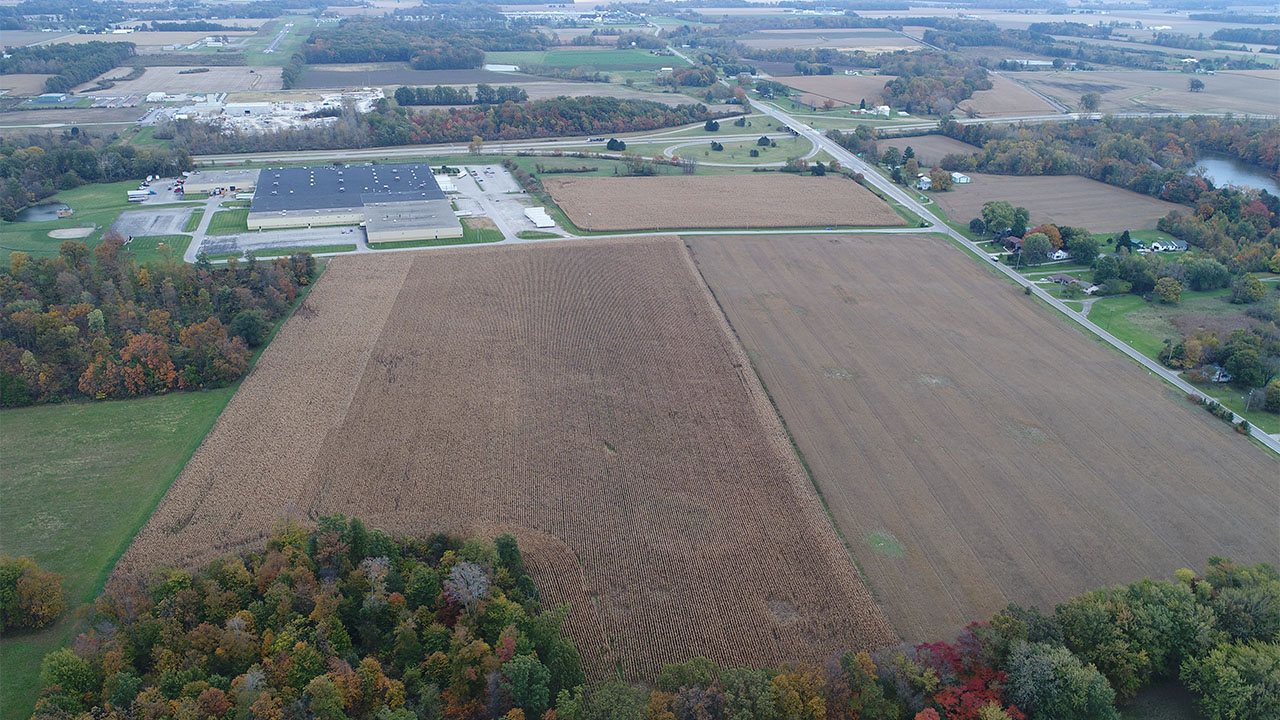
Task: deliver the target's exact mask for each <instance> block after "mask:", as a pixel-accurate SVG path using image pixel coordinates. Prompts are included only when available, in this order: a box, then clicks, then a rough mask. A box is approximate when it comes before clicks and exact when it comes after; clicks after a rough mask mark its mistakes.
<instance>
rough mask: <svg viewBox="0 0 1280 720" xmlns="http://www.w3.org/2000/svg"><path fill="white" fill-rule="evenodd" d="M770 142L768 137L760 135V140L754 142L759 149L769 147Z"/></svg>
mask: <svg viewBox="0 0 1280 720" xmlns="http://www.w3.org/2000/svg"><path fill="white" fill-rule="evenodd" d="M770 142H771V141H770V140H769V136H768V135H761V136H760V139H759V140H756V145H759V146H760V147H769V143H770Z"/></svg>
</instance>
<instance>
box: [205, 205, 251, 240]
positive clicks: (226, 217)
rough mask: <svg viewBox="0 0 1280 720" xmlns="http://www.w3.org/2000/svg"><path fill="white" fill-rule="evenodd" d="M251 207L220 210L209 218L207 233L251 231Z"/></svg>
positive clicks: (229, 233)
mask: <svg viewBox="0 0 1280 720" xmlns="http://www.w3.org/2000/svg"><path fill="white" fill-rule="evenodd" d="M248 221H249V209H248V208H240V209H237V210H219V211H218V212H216V213H214V214H213V217H212V218H210V219H209V229H208V230H206V231H205V234H206V235H235V234H236V233H243V232H249V225H248Z"/></svg>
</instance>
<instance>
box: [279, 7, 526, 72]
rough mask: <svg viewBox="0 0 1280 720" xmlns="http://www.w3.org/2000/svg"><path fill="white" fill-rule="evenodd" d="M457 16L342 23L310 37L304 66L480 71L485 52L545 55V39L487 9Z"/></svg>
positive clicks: (446, 13)
mask: <svg viewBox="0 0 1280 720" xmlns="http://www.w3.org/2000/svg"><path fill="white" fill-rule="evenodd" d="M481 10H482V12H481V14H480V15H474V14H470V15H468V16H466V17H459V16H458V14H457V11H449V10H443V9H441V10H437V11H431V10H425V9H424V13H426V12H436V13H438V14H435V15H433V16H432V18H431V19H429V20H424V19H417V18H416V17H414V18H403V17H399V18H365V17H353V18H348V19H346V20H343V21H342V23H341V24H340V25H339V26H338V27H335V28H323V29H319V30H316V31H314V32H312V33H311V36H310V37H309V38H307V41H306V43H305V44H304V45H303V46H302V54H303V57H304V58H305V59H306V62H308V63H364V62H388V61H400V62H408V63H409V64H410V65H411V66H412V67H414V68H417V69H419V70H444V69H461V68H474V67H480V65H482V64H483V63H484V53H485V51H486V50H487V51H492V52H499V51H506V50H545V49H547V48H548V47H550V45H551V38H550V37H548V36H546V35H543V34H542V33H539V32H534V31H531V30H528V29H524V28H521V27H519V26H518V25H516V24H512V23H511V22H509V21H508V20H507V19H506V18H505V17H504V16H502V15H501V14H498V13H496V12H493V11H492V10H488V9H481Z"/></svg>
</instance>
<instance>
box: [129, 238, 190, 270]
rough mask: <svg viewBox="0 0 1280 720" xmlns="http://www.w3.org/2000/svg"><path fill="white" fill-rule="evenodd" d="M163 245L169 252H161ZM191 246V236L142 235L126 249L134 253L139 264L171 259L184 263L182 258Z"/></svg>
mask: <svg viewBox="0 0 1280 720" xmlns="http://www.w3.org/2000/svg"><path fill="white" fill-rule="evenodd" d="M161 243H163V244H164V245H165V246H167V248H168V250H167V251H165V252H162V251H161V248H160V245H161ZM190 244H191V236H190V235H142V236H139V237H135V238H134V239H133V240H132V241H130V242H129V244H128V245H126V246H125V247H126V248H128V249H129V250H130V251H131V252H132V253H133V255H134V258H135V259H136V260H137V261H138V262H139V263H149V262H160V261H162V260H170V259H171V260H175V261H177V262H182V256H183V254H184V253H186V252H187V246H188V245H190Z"/></svg>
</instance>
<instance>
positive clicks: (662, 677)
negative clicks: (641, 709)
mask: <svg viewBox="0 0 1280 720" xmlns="http://www.w3.org/2000/svg"><path fill="white" fill-rule="evenodd" d="M719 677H720V666H719V665H717V664H715V663H714V662H712V661H710V660H708V659H707V658H704V657H696V658H693V659H691V660H686V661H685V662H682V663H672V664H669V665H663V666H662V671H661V672H659V673H658V689H659V690H662V691H663V692H669V693H673V692H678V691H679V690H680V688H682V687H704V688H705V687H710V686H711V684H712V683H714V682H715V681H716V680H717V679H718V678H719Z"/></svg>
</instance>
